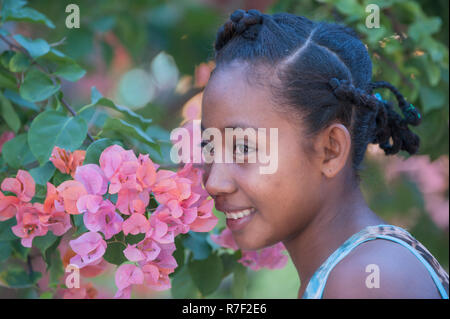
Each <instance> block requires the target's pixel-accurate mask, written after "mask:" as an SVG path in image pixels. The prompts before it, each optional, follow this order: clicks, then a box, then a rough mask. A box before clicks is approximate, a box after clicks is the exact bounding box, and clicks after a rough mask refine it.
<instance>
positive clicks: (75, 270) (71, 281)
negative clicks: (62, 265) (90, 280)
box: [65, 264, 80, 288]
mask: <svg viewBox="0 0 450 319" xmlns="http://www.w3.org/2000/svg"><path fill="white" fill-rule="evenodd" d="M65 272H66V273H69V274H68V275H67V277H66V282H65V283H66V287H67V288H80V268H79V267H78V266H77V265H74V264H69V265H67V267H66V270H65Z"/></svg>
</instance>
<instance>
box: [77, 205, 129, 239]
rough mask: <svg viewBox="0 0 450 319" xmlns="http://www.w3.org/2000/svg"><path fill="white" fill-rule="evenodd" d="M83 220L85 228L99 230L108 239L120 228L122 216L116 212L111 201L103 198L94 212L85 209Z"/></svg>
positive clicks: (118, 231)
mask: <svg viewBox="0 0 450 319" xmlns="http://www.w3.org/2000/svg"><path fill="white" fill-rule="evenodd" d="M78 202H80V201H78ZM83 221H84V225H85V226H86V228H87V229H89V230H90V231H93V232H97V231H101V232H102V233H103V234H104V235H105V239H110V238H111V237H112V236H114V235H115V234H118V233H120V231H121V230H122V223H123V218H122V217H121V216H120V215H119V214H117V213H116V208H115V206H114V204H113V203H111V202H110V201H109V200H104V201H102V202H101V203H100V205H99V208H98V210H97V211H96V212H95V213H91V212H90V211H87V212H86V213H85V214H84V216H83Z"/></svg>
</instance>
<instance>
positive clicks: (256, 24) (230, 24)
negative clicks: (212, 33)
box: [214, 9, 263, 51]
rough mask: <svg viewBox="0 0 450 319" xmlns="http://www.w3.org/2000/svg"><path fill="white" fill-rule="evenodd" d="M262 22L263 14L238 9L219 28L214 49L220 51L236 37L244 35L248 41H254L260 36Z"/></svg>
mask: <svg viewBox="0 0 450 319" xmlns="http://www.w3.org/2000/svg"><path fill="white" fill-rule="evenodd" d="M262 21H263V14H262V13H261V12H259V11H258V10H255V9H250V10H248V11H244V10H242V9H238V10H236V11H234V12H233V13H232V14H231V16H230V19H229V20H228V21H227V22H225V24H224V25H223V26H221V27H220V28H219V31H218V32H217V36H216V42H215V44H214V48H215V49H216V51H219V50H220V49H222V48H223V47H224V46H225V45H226V44H227V42H228V41H230V40H231V39H232V38H233V37H234V36H236V35H242V37H244V38H246V39H249V40H254V39H255V38H256V37H257V36H258V32H259V29H260V28H261V26H262Z"/></svg>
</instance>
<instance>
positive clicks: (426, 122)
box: [0, 0, 449, 298]
mask: <svg viewBox="0 0 450 319" xmlns="http://www.w3.org/2000/svg"><path fill="white" fill-rule="evenodd" d="M70 3H76V4H77V5H78V6H79V8H80V14H81V27H80V28H79V29H68V28H66V27H65V19H66V16H67V13H65V8H66V6H67V5H68V4H70ZM371 3H374V4H377V5H379V7H380V9H381V12H380V28H375V29H369V28H367V27H366V26H365V19H366V16H367V15H368V13H367V12H366V11H365V8H366V6H367V5H368V4H371ZM448 5H449V3H448V1H445V0H441V1H431V0H422V1H400V0H382V1H381V0H380V1H375V0H370V1H358V0H342V1H337V0H336V1H331V0H320V1H317V0H303V1H291V0H280V1H275V0H260V1H256V0H253V1H251V0H240V1H235V0H177V1H158V0H134V1H120V0H104V1H102V0H96V1H92V0H90V1H87V0H78V1H76V2H74V1H72V0H59V1H50V0H48V1H47V0H39V1H30V2H29V6H30V7H33V8H35V9H37V10H38V11H40V12H42V13H44V14H45V15H46V16H48V17H49V18H50V19H51V20H52V21H53V22H54V24H55V26H56V28H54V29H48V28H46V27H44V26H38V25H34V24H33V25H31V24H21V23H9V28H10V30H11V33H13V32H15V33H22V34H25V35H28V36H30V37H33V38H37V37H42V38H45V39H46V40H47V41H48V42H49V43H56V44H57V43H59V42H60V41H61V40H63V41H62V43H61V44H59V45H58V49H59V50H61V51H62V52H64V53H66V54H67V55H69V56H71V57H73V58H75V59H76V60H77V61H78V62H79V63H80V64H81V65H82V66H83V67H84V68H85V69H86V70H87V74H86V76H85V77H84V78H82V79H81V80H80V81H78V82H77V83H75V84H74V83H71V82H64V83H63V89H62V90H63V91H64V94H65V96H66V97H67V99H68V100H70V101H71V105H73V106H74V108H75V109H79V108H80V107H82V106H83V105H85V104H87V103H88V101H89V98H90V88H91V86H96V87H97V88H98V90H99V91H100V92H101V93H102V94H103V95H104V96H107V97H109V98H111V99H113V100H114V101H116V102H118V103H121V104H123V105H126V106H128V107H130V108H132V109H134V110H135V111H136V112H137V113H139V114H142V115H144V116H146V117H149V118H152V119H153V120H154V122H155V123H156V124H157V125H156V126H155V130H156V131H158V132H160V134H161V140H164V139H166V140H167V132H168V131H170V130H171V129H173V128H175V127H177V126H180V123H182V121H183V120H184V119H185V118H186V114H185V113H186V105H187V102H188V101H189V100H190V99H191V98H193V97H195V96H197V97H198V94H199V93H200V92H201V91H202V88H203V86H204V81H202V79H204V78H205V76H206V75H202V74H201V69H200V67H199V66H200V65H203V67H205V65H206V64H203V63H207V62H208V61H210V60H211V59H212V57H213V42H214V39H215V35H216V31H217V29H218V28H219V27H220V26H221V25H222V24H223V23H224V22H225V21H226V19H228V17H229V14H230V13H231V12H232V11H234V10H235V9H238V8H242V9H251V8H254V9H259V10H260V11H263V12H266V13H275V12H282V11H284V12H291V13H295V14H298V15H304V16H306V17H308V18H310V19H313V20H326V21H335V22H341V23H345V24H347V25H349V26H351V27H353V28H354V29H355V30H356V31H357V32H358V33H359V34H360V36H361V39H362V41H363V42H364V43H365V44H367V46H368V48H369V52H370V54H371V57H372V61H373V64H374V68H373V74H374V78H373V80H374V81H376V80H387V81H389V82H391V83H392V84H394V85H395V86H397V87H398V88H399V90H400V91H401V92H402V93H403V94H404V96H405V97H406V98H407V99H408V101H410V102H411V103H413V104H414V105H415V106H416V107H418V108H419V109H420V111H421V113H422V114H423V122H422V125H421V126H419V127H417V128H413V131H415V132H416V133H417V134H418V135H419V136H420V137H421V149H420V152H419V154H417V155H416V156H413V157H409V156H407V154H405V153H400V154H398V155H396V156H393V157H389V158H388V157H386V156H384V154H382V153H380V150H379V149H378V148H377V147H372V146H371V147H369V149H368V151H367V156H366V159H365V170H364V172H363V173H362V175H361V177H362V181H363V185H362V187H363V191H364V194H365V196H366V199H367V200H368V203H369V206H370V207H371V208H372V209H373V210H374V211H375V212H377V213H378V214H379V215H380V216H381V217H382V218H384V219H385V220H387V221H388V222H390V223H393V224H396V225H399V226H402V227H404V228H406V229H408V230H409V231H410V232H411V233H412V234H413V235H414V236H415V237H416V238H417V239H418V240H419V241H421V242H422V243H423V244H424V245H425V246H426V247H427V248H428V249H429V250H430V252H431V253H432V254H433V255H434V256H435V257H436V258H437V259H438V261H439V262H440V263H441V264H442V265H443V266H444V267H445V268H446V270H447V272H448V267H449V231H448V229H449V227H448V215H449V210H448V200H449V193H448V145H449V144H448V143H449V141H448V134H449V107H448V35H449V34H448V33H449V26H448V12H449V11H448ZM1 45H4V43H1V42H0V46H1ZM3 49H4V48H0V50H3ZM196 70H197V72H196ZM206 70H208V68H206ZM205 72H206V74H207V73H208V72H207V71H205ZM380 94H381V95H382V96H383V98H384V99H391V100H392V99H393V97H392V96H391V95H390V94H389V93H388V92H387V91H380ZM190 103H191V106H192V108H193V109H194V110H195V109H196V108H197V109H198V108H199V105H200V104H199V100H198V99H197V100H194V101H192V100H191V102H190ZM188 104H189V103H188ZM183 107H184V111H183ZM93 112H94V111H93ZM105 112H106V111H105ZM197 115H198V114H197ZM88 117H89V123H90V130H92V132H94V133H95V132H96V130H97V131H98V130H99V129H100V128H101V126H102V121H104V114H103V115H102V112H98V111H95V113H92V114H89V116H88ZM153 133H154V132H153ZM130 146H132V147H134V148H137V149H138V150H140V151H148V152H150V153H151V150H148V149H145V147H144V146H142V145H137V146H136V145H130ZM140 147H141V148H140ZM168 147H169V146H167V148H166V149H165V150H166V151H167V150H168ZM166 154H167V153H166ZM151 155H152V156H155V157H156V156H157V155H156V154H154V153H151ZM158 161H159V162H165V159H164V158H158ZM92 282H93V283H95V284H96V285H98V286H99V287H104V289H106V290H107V291H109V292H110V294H111V295H112V294H113V292H115V289H116V288H115V286H114V282H113V281H112V280H111V277H108V276H107V275H104V276H101V277H99V278H95V279H93V280H92ZM299 284H300V283H299V280H298V275H297V273H296V270H295V268H294V266H293V265H292V263H291V262H289V263H288V265H287V266H286V267H285V268H284V269H280V270H261V271H258V272H251V273H250V278H249V285H248V290H247V297H249V298H296V297H297V291H298V287H299ZM2 289H3V288H0V296H1V295H5V296H8V295H10V294H11V292H8V291H6V290H3V292H2ZM17 293H18V294H19V296H20V295H21V296H28V295H27V292H26V291H25V292H15V293H14V294H17ZM135 295H136V296H139V297H168V298H170V297H171V295H170V291H167V292H163V293H158V294H148V293H146V292H135ZM229 296H230V278H227V279H226V280H225V281H224V282H223V283H222V285H221V287H220V289H219V290H218V291H217V292H216V293H214V294H213V295H211V296H208V298H214V297H218V298H228V297H229ZM31 297H32V295H31Z"/></svg>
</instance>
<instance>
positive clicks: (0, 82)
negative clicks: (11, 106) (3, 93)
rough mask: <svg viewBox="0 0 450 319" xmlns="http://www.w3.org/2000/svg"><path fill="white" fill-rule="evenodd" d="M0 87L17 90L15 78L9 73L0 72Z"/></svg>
mask: <svg viewBox="0 0 450 319" xmlns="http://www.w3.org/2000/svg"><path fill="white" fill-rule="evenodd" d="M0 88H6V89H10V90H17V84H16V79H15V77H14V76H12V75H11V74H9V73H6V72H0Z"/></svg>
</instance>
